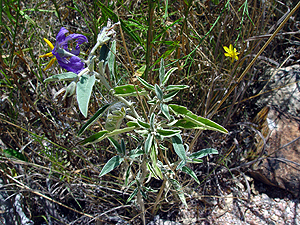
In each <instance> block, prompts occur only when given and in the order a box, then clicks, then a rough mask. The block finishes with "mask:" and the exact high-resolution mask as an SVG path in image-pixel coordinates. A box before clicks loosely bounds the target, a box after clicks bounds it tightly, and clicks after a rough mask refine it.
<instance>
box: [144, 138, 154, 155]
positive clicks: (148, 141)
mask: <svg viewBox="0 0 300 225" xmlns="http://www.w3.org/2000/svg"><path fill="white" fill-rule="evenodd" d="M152 142H153V135H152V134H151V133H149V134H148V137H147V139H146V141H145V144H144V151H145V153H148V152H149V151H150V148H151V146H152Z"/></svg>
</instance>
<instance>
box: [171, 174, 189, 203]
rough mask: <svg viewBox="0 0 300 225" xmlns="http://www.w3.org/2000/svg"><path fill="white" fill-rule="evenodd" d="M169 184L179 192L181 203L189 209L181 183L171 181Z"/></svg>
mask: <svg viewBox="0 0 300 225" xmlns="http://www.w3.org/2000/svg"><path fill="white" fill-rule="evenodd" d="M169 182H170V183H171V185H172V187H173V188H174V189H175V191H176V192H177V195H178V197H179V198H180V200H181V202H182V203H183V204H184V206H185V207H188V206H187V203H186V200H185V197H184V192H183V189H182V187H181V185H180V184H179V182H178V181H177V180H175V179H169Z"/></svg>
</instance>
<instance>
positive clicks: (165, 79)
mask: <svg viewBox="0 0 300 225" xmlns="http://www.w3.org/2000/svg"><path fill="white" fill-rule="evenodd" d="M177 69H178V68H177V67H173V68H171V69H170V70H169V71H168V72H167V73H166V75H165V77H164V80H163V81H162V85H165V84H166V83H167V82H168V80H169V78H170V76H171V74H172V73H173V72H174V71H175V70H177Z"/></svg>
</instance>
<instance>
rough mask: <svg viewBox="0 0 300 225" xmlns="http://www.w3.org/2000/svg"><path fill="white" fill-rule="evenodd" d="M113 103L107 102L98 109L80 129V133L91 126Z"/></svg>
mask: <svg viewBox="0 0 300 225" xmlns="http://www.w3.org/2000/svg"><path fill="white" fill-rule="evenodd" d="M111 105H112V104H106V105H104V106H102V107H101V108H100V109H98V111H97V112H96V113H95V114H94V115H93V116H92V117H91V118H90V119H89V120H88V121H87V122H86V123H85V124H84V125H83V126H82V128H81V129H80V130H79V131H78V135H81V134H82V133H83V132H84V131H85V130H86V129H87V128H88V127H89V126H91V125H92V124H93V123H94V122H95V121H96V120H98V118H99V117H100V116H102V115H103V113H104V112H105V111H106V110H107V109H108V107H110V106H111Z"/></svg>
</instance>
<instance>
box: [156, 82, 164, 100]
mask: <svg viewBox="0 0 300 225" xmlns="http://www.w3.org/2000/svg"><path fill="white" fill-rule="evenodd" d="M154 88H155V94H156V96H157V98H158V99H159V100H160V101H161V100H162V99H163V92H162V90H161V89H160V87H159V86H158V85H157V84H155V85H154Z"/></svg>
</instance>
